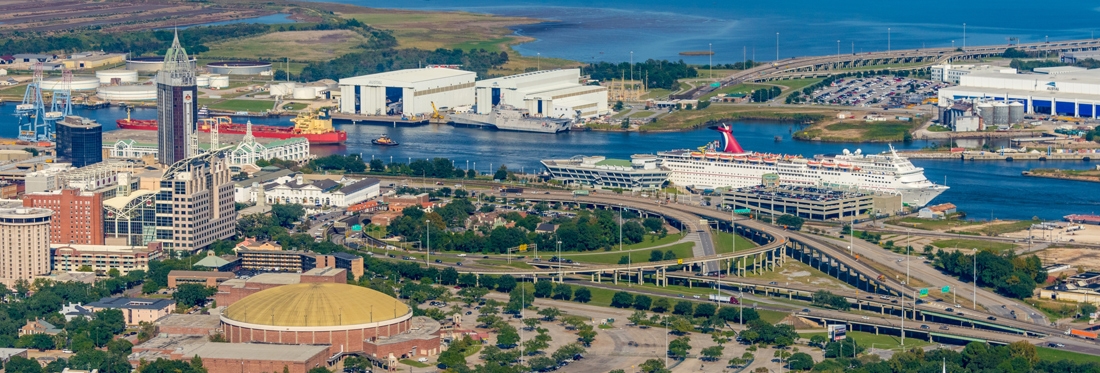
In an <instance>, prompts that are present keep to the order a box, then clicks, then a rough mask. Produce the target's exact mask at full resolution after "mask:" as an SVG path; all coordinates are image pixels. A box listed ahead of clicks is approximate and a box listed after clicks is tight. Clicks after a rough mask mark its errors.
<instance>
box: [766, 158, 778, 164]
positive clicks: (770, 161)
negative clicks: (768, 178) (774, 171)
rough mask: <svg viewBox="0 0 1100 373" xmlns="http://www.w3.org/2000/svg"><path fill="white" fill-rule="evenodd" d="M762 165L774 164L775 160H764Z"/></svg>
mask: <svg viewBox="0 0 1100 373" xmlns="http://www.w3.org/2000/svg"><path fill="white" fill-rule="evenodd" d="M764 163H767V164H775V158H765V159H764Z"/></svg>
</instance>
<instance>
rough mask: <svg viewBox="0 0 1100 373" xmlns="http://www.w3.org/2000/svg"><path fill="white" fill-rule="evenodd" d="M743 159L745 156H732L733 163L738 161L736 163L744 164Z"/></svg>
mask: <svg viewBox="0 0 1100 373" xmlns="http://www.w3.org/2000/svg"><path fill="white" fill-rule="evenodd" d="M745 158H746V157H745V156H743V155H735V156H733V160H735V161H738V162H744V161H745Z"/></svg>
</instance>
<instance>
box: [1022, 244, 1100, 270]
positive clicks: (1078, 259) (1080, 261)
mask: <svg viewBox="0 0 1100 373" xmlns="http://www.w3.org/2000/svg"><path fill="white" fill-rule="evenodd" d="M1036 255H1038V256H1039V258H1040V259H1042V260H1043V264H1054V263H1064V264H1069V265H1071V266H1073V267H1075V268H1077V267H1080V268H1082V269H1086V270H1096V269H1100V249H1080V248H1051V249H1046V250H1043V251H1040V252H1038V253H1036Z"/></svg>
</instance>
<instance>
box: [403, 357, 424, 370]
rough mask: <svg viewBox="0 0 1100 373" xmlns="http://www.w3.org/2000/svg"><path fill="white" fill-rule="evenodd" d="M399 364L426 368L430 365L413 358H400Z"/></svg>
mask: <svg viewBox="0 0 1100 373" xmlns="http://www.w3.org/2000/svg"><path fill="white" fill-rule="evenodd" d="M401 364H405V365H411V366H414V367H417V368H427V367H430V366H431V365H428V364H424V363H421V362H419V361H416V360H413V359H405V360H401Z"/></svg>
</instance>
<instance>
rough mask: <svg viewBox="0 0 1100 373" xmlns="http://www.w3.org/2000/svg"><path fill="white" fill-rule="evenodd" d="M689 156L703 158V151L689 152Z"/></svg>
mask: <svg viewBox="0 0 1100 373" xmlns="http://www.w3.org/2000/svg"><path fill="white" fill-rule="evenodd" d="M691 157H692V158H703V153H699V152H691Z"/></svg>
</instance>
